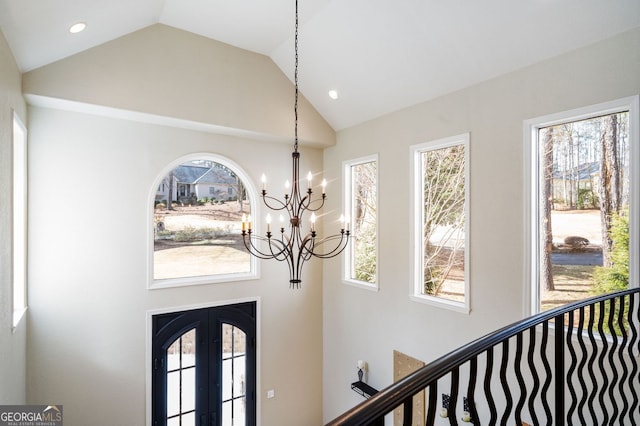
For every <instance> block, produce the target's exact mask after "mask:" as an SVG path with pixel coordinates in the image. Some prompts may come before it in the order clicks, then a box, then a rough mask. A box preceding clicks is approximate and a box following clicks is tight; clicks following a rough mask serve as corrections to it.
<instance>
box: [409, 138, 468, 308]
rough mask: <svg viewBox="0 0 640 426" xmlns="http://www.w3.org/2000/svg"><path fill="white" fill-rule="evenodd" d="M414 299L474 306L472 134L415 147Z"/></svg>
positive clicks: (441, 304)
mask: <svg viewBox="0 0 640 426" xmlns="http://www.w3.org/2000/svg"><path fill="white" fill-rule="evenodd" d="M412 153H413V168H414V173H413V177H414V188H415V190H414V207H413V212H414V235H413V238H414V252H415V258H414V268H413V270H414V293H413V295H414V300H417V301H421V302H425V303H434V304H437V305H440V306H446V307H449V308H452V309H454V310H460V311H462V312H468V311H469V279H468V274H467V253H468V250H467V247H468V241H467V239H468V235H469V233H468V220H467V217H468V208H469V207H468V188H469V184H468V173H469V172H468V163H469V161H468V156H469V135H468V134H464V135H461V136H455V137H451V138H446V139H440V140H436V141H432V142H427V143H424V144H420V145H416V146H413V147H412Z"/></svg>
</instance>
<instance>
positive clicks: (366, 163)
mask: <svg viewBox="0 0 640 426" xmlns="http://www.w3.org/2000/svg"><path fill="white" fill-rule="evenodd" d="M343 181H344V185H345V190H344V194H345V207H346V211H347V214H348V215H349V216H350V219H349V221H350V222H351V223H352V224H353V225H352V231H353V234H352V235H353V237H352V239H351V243H350V244H349V246H348V249H347V255H346V256H345V262H344V275H343V276H344V280H345V282H347V283H350V284H356V285H363V286H365V288H370V289H377V288H378V279H377V277H378V220H377V212H378V156H377V155H372V156H368V157H363V158H359V159H357V160H353V161H347V162H345V163H344V180H343Z"/></svg>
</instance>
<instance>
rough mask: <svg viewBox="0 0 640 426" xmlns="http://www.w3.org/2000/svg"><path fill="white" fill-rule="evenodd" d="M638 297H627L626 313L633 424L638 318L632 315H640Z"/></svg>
mask: <svg viewBox="0 0 640 426" xmlns="http://www.w3.org/2000/svg"><path fill="white" fill-rule="evenodd" d="M637 297H638V294H637V293H634V294H632V295H630V296H629V311H628V312H627V318H628V321H629V330H630V331H631V339H630V340H629V359H630V360H631V373H630V374H629V383H628V385H629V386H628V388H629V392H630V393H631V396H632V399H633V400H632V401H631V406H630V407H629V416H630V418H631V419H630V420H631V423H633V422H634V421H635V420H634V418H635V417H636V416H635V414H637V413H638V402H639V400H638V394H637V392H636V385H635V383H636V380H637V377H638V363H637V362H636V353H634V351H635V348H636V345H635V344H636V341H637V340H638V329H637V328H636V323H637V322H638V318H636V317H634V313H636V312H637V313H638V315H640V309H638V308H636V298H637Z"/></svg>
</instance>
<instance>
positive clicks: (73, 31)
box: [69, 22, 87, 34]
mask: <svg viewBox="0 0 640 426" xmlns="http://www.w3.org/2000/svg"><path fill="white" fill-rule="evenodd" d="M85 28H87V24H85V23H84V22H78V23H76V24H73V25H72V26H70V27H69V32H70V33H71V34H76V33H79V32H81V31H84V29H85Z"/></svg>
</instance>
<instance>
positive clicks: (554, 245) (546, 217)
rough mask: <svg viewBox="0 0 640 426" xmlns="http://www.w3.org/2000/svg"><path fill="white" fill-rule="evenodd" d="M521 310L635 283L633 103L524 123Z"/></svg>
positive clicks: (537, 309) (636, 180) (531, 310)
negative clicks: (524, 251) (524, 278)
mask: <svg viewBox="0 0 640 426" xmlns="http://www.w3.org/2000/svg"><path fill="white" fill-rule="evenodd" d="M525 138H526V141H525V142H526V143H527V144H528V149H527V151H526V152H527V155H528V157H529V158H528V159H527V161H526V164H527V167H528V169H527V171H526V173H527V179H526V182H527V193H528V199H529V200H530V206H529V208H528V209H527V211H528V214H527V225H528V226H527V228H528V232H527V247H530V249H529V250H530V251H529V255H528V256H527V270H528V273H527V283H528V285H529V289H530V291H529V292H528V294H527V311H528V313H531V314H534V313H537V312H540V311H544V310H548V309H552V308H555V307H558V306H561V305H564V304H567V303H571V302H574V301H578V300H581V299H585V298H588V297H590V296H593V295H594V294H601V293H607V292H611V291H616V290H621V289H624V288H627V287H628V286H629V284H630V283H637V277H638V264H639V262H638V243H639V240H638V216H639V215H638V211H639V210H638V199H639V196H638V191H639V188H638V186H639V185H638V183H639V175H638V173H639V170H640V161H639V156H640V152H639V151H640V149H639V146H638V97H633V98H627V99H622V100H619V101H614V102H610V103H606V104H600V105H594V106H592V107H588V108H584V109H579V110H573V111H568V112H564V113H559V114H554V115H551V116H546V117H540V118H537V119H533V120H529V121H527V122H525Z"/></svg>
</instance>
